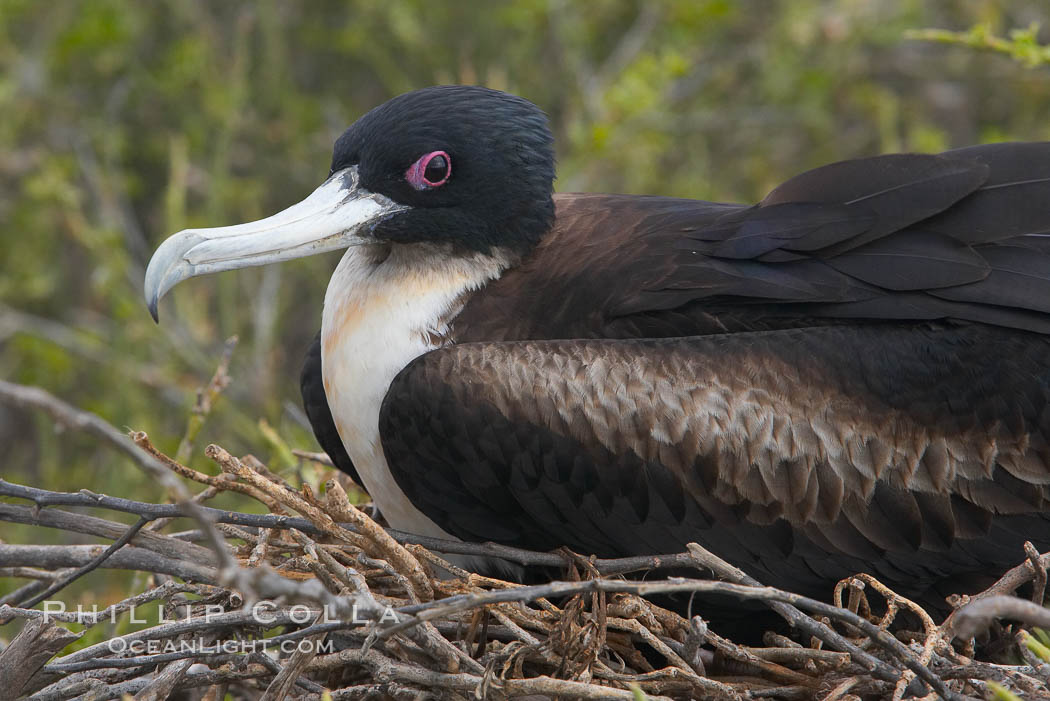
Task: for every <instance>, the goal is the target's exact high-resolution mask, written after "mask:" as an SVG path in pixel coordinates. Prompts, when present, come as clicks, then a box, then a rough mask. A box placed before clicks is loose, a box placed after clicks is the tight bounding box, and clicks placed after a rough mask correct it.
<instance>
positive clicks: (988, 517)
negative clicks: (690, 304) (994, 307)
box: [381, 325, 1050, 591]
mask: <svg viewBox="0 0 1050 701" xmlns="http://www.w3.org/2000/svg"><path fill="white" fill-rule="evenodd" d="M1047 368H1050V339H1048V338H1046V337H1043V336H1039V335H1035V334H1030V333H1025V332H1011V331H1003V330H997V329H988V328H985V327H980V326H966V327H961V328H953V327H936V326H927V325H919V326H915V325H910V326H866V327H861V328H855V327H823V328H819V329H792V330H783V331H774V332H756V333H747V334H726V335H717V336H708V337H701V338H690V339H675V340H666V341H582V340H581V341H551V342H517V343H472V344H465V345H461V346H457V347H452V348H448V349H445V350H441V351H435V352H433V353H430V354H428V355H426V356H423V357H422V358H420V359H418V360H417V361H415V362H414V363H413V364H412V365H410V366H409V367H408V368H407V369H406V370H405V371H403V372H402V374H401V375H399V377H398V378H397V379H396V380H395V381H394V383H393V385H392V386H391V390H390V392H389V394H388V396H387V400H386V402H385V404H384V409H383V415H382V419H381V432H382V435H383V445H384V449H385V451H386V455H387V458H388V461H389V462H390V465H391V469H392V470H393V473H394V475H395V478H396V479H397V480H398V483H399V484H400V486H401V487H402V488H403V489H404V490H405V491H406V493H407V494H408V495H409V497H410V498H411V499H412V501H413V503H415V504H416V505H417V506H419V507H420V508H421V509H422V510H423V511H424V512H425V513H427V515H428V516H430V517H431V518H433V519H434V520H435V521H436V522H438V523H439V524H441V525H442V526H443V527H445V528H447V529H448V530H450V531H451V532H452V533H454V534H456V535H459V536H460V537H464V538H471V539H495V540H502V541H503V542H507V543H513V544H517V545H526V546H530V547H555V546H557V545H562V544H568V545H570V546H572V547H577V548H580V549H582V550H584V551H586V552H598V553H601V554H610V555H612V554H621V555H623V554H638V553H645V552H652V551H654V549H655V551H665V552H666V551H670V550H676V549H678V548H681V547H682V546H684V544H685V543H686V542H688V541H689V540H697V541H699V542H701V543H703V544H705V545H707V546H710V547H711V548H712V549H713V550H715V551H716V552H719V554H722V555H723V556H726V557H729V558H730V559H731V560H733V561H735V562H742V561H741V552H745V553H750V555H748V556H747V557H746V558H745V559H746V560H747V561H748V562H749V564H750V565H751V566H752V567H753V568H754V569H755V570H756V571H759V572H764V573H765V574H766V577H765V578H766V579H768V580H770V581H778V582H779V581H780V578H787V579H786V580H784V581H785V582H790V583H792V584H793V585H794V586H797V587H798V588H799V589H800V590H806V591H817V590H818V589H819V587H821V586H824V585H826V584H827V581H826V579H825V578H824V577H823V576H822V575H821V576H818V575H816V574H814V572H816V571H817V570H821V569H822V568H823V569H824V570H834V571H835V572H837V573H838V574H840V575H842V576H845V575H847V574H849V573H850V572H851V571H852V568H860V569H864V570H867V571H872V572H875V573H876V574H881V575H886V576H889V577H891V578H892V579H894V580H895V581H900V580H901V579H902V577H903V576H904V575H903V573H904V571H905V570H906V569H907V568H911V567H917V568H920V569H923V568H924V569H925V571H926V575H925V576H924V577H919V578H918V579H916V581H915V582H913V583H908V582H902V584H904V585H905V586H913V585H914V586H916V587H918V588H920V589H921V588H922V587H924V586H928V585H931V584H932V583H933V582H934V581H936V580H937V579H939V578H942V577H948V576H951V575H953V574H957V573H960V572H970V571H980V570H981V569H982V568H995V567H998V566H1000V565H1005V564H1006V563H1008V562H1012V561H1013V560H1015V559H1016V557H1017V554H1018V552H1020V550H1019V548H1020V546H1021V544H1022V542H1023V540H1024V539H1025V538H1030V539H1031V538H1034V539H1037V540H1041V541H1042V542H1043V545H1048V546H1050V535H1048V534H1050V528H1048V527H1050V512H1048V511H1047V506H1048V499H1050V486H1048V485H1050V464H1048V462H1047V456H1048V443H1047V438H1048V436H1050V371H1048V370H1047ZM1007 416H1008V417H1011V418H1010V419H1008V420H1004V417H1007ZM431 435H440V436H441V437H442V440H441V441H434V440H431V441H427V436H431ZM486 444H493V445H498V446H500V449H499V450H491V449H489V450H483V448H478V447H472V446H478V445H481V446H484V445H486ZM421 446H425V447H421ZM993 520H994V524H993ZM481 524H489V525H486V526H482V525H481ZM622 524H630V528H629V529H626V528H625V527H623V526H622ZM490 526H492V527H494V528H495V532H496V533H498V534H499V535H494V534H493V533H492V532H488V531H484V530H483V529H484V528H489V527H490ZM785 528H787V529H788V530H787V531H784V529H785ZM478 529H482V530H478ZM785 534H786V535H787V536H788V538H787V540H786V541H785ZM785 543H787V544H788V546H787V549H788V552H785V551H784V550H785ZM741 549H742V550H741ZM996 549H998V552H999V553H1000V554H999V555H995V556H990V555H988V553H989V552H991V553H994V552H996V551H997V550H996ZM974 553H980V554H981V556H982V557H985V556H989V557H992V558H993V559H991V560H987V561H984V562H982V561H979V560H978V559H976V556H975V555H974ZM785 556H786V557H785ZM742 564H743V563H742ZM909 576H910V575H909Z"/></svg>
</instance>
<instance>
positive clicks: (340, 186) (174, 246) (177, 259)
mask: <svg viewBox="0 0 1050 701" xmlns="http://www.w3.org/2000/svg"><path fill="white" fill-rule="evenodd" d="M406 209H408V207H407V206H405V205H400V204H398V203H396V202H394V201H393V200H391V199H390V198H388V197H385V196H384V195H380V194H378V193H374V192H369V191H368V190H365V189H363V188H361V187H360V185H359V178H358V174H357V166H352V167H350V168H345V169H343V170H340V171H338V172H336V173H333V174H332V175H331V176H330V177H329V178H328V179H327V180H325V181H324V183H323V184H322V185H321V186H320V187H319V188H317V189H316V190H314V191H313V192H312V193H310V195H309V196H308V197H307V198H306V199H305V200H303V201H302V202H299V203H298V204H294V205H292V206H291V207H289V208H288V209H286V210H284V211H283V212H278V213H277V214H274V215H273V216H272V217H267V218H266V219H260V220H259V221H254V222H248V223H247V224H237V225H235V226H221V227H216V228H214V229H185V230H183V231H180V232H179V233H177V234H173V235H172V236H171V237H169V238H168V239H167V240H166V241H165V242H164V243H162V244H161V245H160V248H158V249H157V251H156V252H155V253H154V254H153V257H152V258H151V259H150V262H149V266H147V268H146V282H145V289H144V293H145V297H146V304H147V305H149V312H150V314H151V315H152V316H153V320H154V321H157V304H158V303H159V302H160V300H161V298H162V297H163V296H164V295H165V294H166V293H167V291H168V290H170V289H171V288H172V287H174V286H175V285H177V284H178V283H180V282H182V281H183V280H185V279H187V278H191V277H196V276H197V275H207V274H208V273H218V272H222V271H224V270H235V269H237V268H247V267H249V266H253V265H266V264H267V263H276V262H279V261H284V260H291V259H293V258H303V257H305V256H312V255H314V254H315V253H325V252H327V251H335V250H338V249H341V248H347V247H349V246H359V245H362V244H367V243H372V242H374V241H375V239H374V238H373V237H372V235H371V233H372V229H373V228H374V227H375V225H376V224H378V223H379V222H380V221H382V220H383V219H386V218H387V217H389V216H390V215H392V214H395V213H397V212H400V211H403V210H406Z"/></svg>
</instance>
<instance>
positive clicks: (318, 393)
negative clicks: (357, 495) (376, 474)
mask: <svg viewBox="0 0 1050 701" xmlns="http://www.w3.org/2000/svg"><path fill="white" fill-rule="evenodd" d="M299 391H300V392H301V393H302V395H303V409H305V410H306V418H308V419H309V420H310V426H311V427H312V428H313V430H314V436H315V437H316V438H317V442H318V443H319V444H320V446H321V449H322V450H324V452H326V453H328V457H330V458H331V459H332V462H333V463H334V464H335V466H336V467H337V468H339V469H340V470H342V471H343V472H345V473H346V474H348V475H350V479H352V480H353V481H354V482H357V483H358V484H361V478H360V477H358V475H357V468H355V467H354V463H353V461H352V460H350V456H349V455H347V453H346V448H344V447H343V440H342V439H341V438H340V437H339V431H338V430H336V427H335V420H334V419H332V410H331V408H329V406H328V397H327V396H326V395H325V392H324V378H323V377H322V375H321V332H320V331H318V332H317V336H316V337H315V338H314V342H313V343H312V344H310V348H309V350H307V351H306V358H305V359H304V360H303V370H302V373H300V375H299Z"/></svg>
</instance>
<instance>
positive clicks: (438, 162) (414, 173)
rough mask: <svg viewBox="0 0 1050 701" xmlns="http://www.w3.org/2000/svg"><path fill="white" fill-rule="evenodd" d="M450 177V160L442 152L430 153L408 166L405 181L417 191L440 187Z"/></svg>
mask: <svg viewBox="0 0 1050 701" xmlns="http://www.w3.org/2000/svg"><path fill="white" fill-rule="evenodd" d="M450 175H452V159H451V158H449V156H448V154H447V153H445V152H444V151H431V152H430V153H428V154H426V155H425V156H423V157H421V158H420V159H419V160H418V161H416V162H415V163H413V164H412V165H411V166H409V168H408V170H406V171H405V180H407V181H408V184H409V185H411V186H412V187H414V188H415V189H417V190H429V189H430V188H432V187H441V186H442V185H444V184H445V183H446V182H447V181H448V176H450Z"/></svg>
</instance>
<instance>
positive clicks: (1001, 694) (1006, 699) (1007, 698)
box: [985, 682, 1021, 701]
mask: <svg viewBox="0 0 1050 701" xmlns="http://www.w3.org/2000/svg"><path fill="white" fill-rule="evenodd" d="M985 684H987V685H988V688H989V689H991V691H992V695H991V698H992V699H997V701H1021V697H1020V696H1018V695H1017V694H1015V693H1014V692H1012V691H1010V690H1009V689H1007V688H1006V687H1005V686H1003V685H1002V684H996V683H995V682H985Z"/></svg>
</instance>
